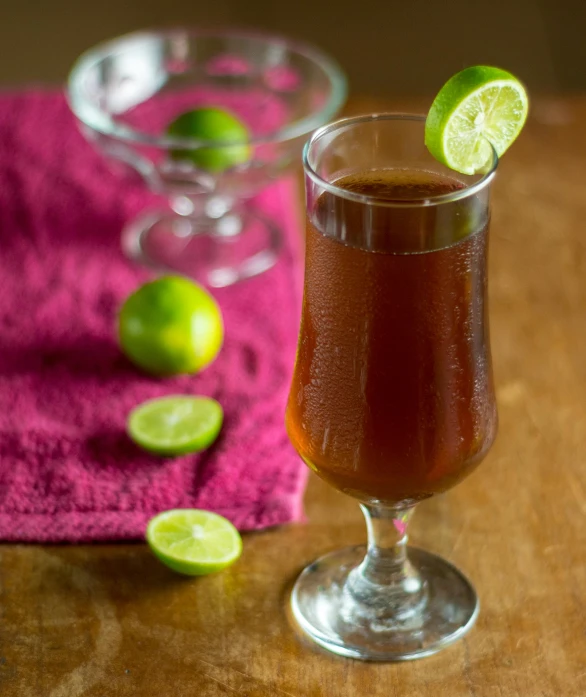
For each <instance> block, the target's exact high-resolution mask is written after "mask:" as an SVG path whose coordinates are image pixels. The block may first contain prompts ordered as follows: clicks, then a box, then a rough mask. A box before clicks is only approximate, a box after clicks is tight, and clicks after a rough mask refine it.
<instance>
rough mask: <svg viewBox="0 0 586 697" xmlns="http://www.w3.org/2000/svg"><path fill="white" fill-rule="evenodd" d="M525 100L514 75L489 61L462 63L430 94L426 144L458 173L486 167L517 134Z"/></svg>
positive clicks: (475, 170) (478, 171)
mask: <svg viewBox="0 0 586 697" xmlns="http://www.w3.org/2000/svg"><path fill="white" fill-rule="evenodd" d="M528 111H529V99H528V97H527V92H526V91H525V88H524V87H523V85H522V84H521V83H520V82H519V80H517V78H516V77H515V76H514V75H511V73H509V72H507V71H506V70H501V69H500V68H492V67H489V66H483V65H480V66H475V67H471V68H466V69H465V70H462V71H461V72H459V73H457V74H456V75H454V76H453V77H452V78H450V79H449V80H448V81H447V82H446V84H445V85H444V86H443V87H442V89H441V90H440V92H439V94H438V95H437V97H436V98H435V100H434V102H433V104H432V105H431V109H430V110H429V114H428V115H427V121H426V124H425V144H426V145H427V148H428V149H429V151H430V152H431V154H432V155H433V156H434V157H435V158H436V159H437V160H439V162H441V163H442V164H444V165H446V167H449V168H450V169H453V170H455V171H456V172H461V173H462V174H478V173H481V172H485V171H486V170H487V168H488V167H490V164H491V162H492V160H493V150H492V148H494V149H495V150H496V153H497V155H498V156H499V157H500V156H501V155H502V154H503V153H504V152H505V150H506V149H507V148H508V147H509V146H510V145H511V143H512V142H513V141H514V140H515V138H516V137H517V136H518V135H519V133H520V131H521V129H522V128H523V125H524V123H525V120H526V118H527V113H528Z"/></svg>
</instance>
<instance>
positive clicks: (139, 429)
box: [127, 395, 224, 455]
mask: <svg viewBox="0 0 586 697" xmlns="http://www.w3.org/2000/svg"><path fill="white" fill-rule="evenodd" d="M223 419H224V412H223V411H222V407H221V406H220V404H219V403H218V402H216V400H215V399H211V398H210V397H189V396H184V395H173V396H172V397H161V398H160V399H151V400H149V401H148V402H143V404H141V405H139V406H138V407H136V408H135V409H133V410H132V411H131V412H130V415H129V417H128V424H127V429H128V435H129V436H130V438H131V439H132V440H133V441H134V442H135V443H136V444H137V445H140V446H141V447H142V448H144V449H145V450H149V451H150V452H152V453H156V454H157V455H184V454H186V453H193V452H199V451H200V450H205V449H206V448H209V447H210V445H211V444H212V443H213V442H214V441H215V440H216V438H217V437H218V434H219V433H220V429H221V428H222V421H223Z"/></svg>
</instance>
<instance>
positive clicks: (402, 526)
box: [347, 504, 426, 617]
mask: <svg viewBox="0 0 586 697" xmlns="http://www.w3.org/2000/svg"><path fill="white" fill-rule="evenodd" d="M360 507H361V508H362V512H363V513H364V517H365V519H366V527H367V530H368V549H367V553H366V557H365V558H364V561H363V562H362V563H361V564H360V565H359V566H358V567H357V568H356V569H354V571H352V572H351V574H350V575H349V577H348V587H347V590H348V591H349V593H350V594H351V595H352V597H353V599H354V600H355V601H356V602H358V603H362V604H365V605H368V606H370V607H372V606H375V607H377V606H380V609H381V611H382V610H384V611H386V612H388V610H389V609H390V608H392V609H393V610H394V611H395V612H396V614H397V616H398V617H401V616H403V615H405V614H410V613H412V612H414V611H417V610H419V609H420V607H421V605H422V603H424V602H425V597H426V589H425V585H424V583H423V582H422V580H421V578H420V576H419V574H418V573H417V571H416V570H415V569H414V567H413V566H412V565H411V563H410V562H409V560H408V558H407V525H408V524H409V520H410V519H411V516H412V515H413V512H414V510H415V507H414V506H409V507H402V508H391V507H386V506H374V505H368V504H361V505H360Z"/></svg>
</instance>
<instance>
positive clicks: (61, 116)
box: [0, 92, 305, 542]
mask: <svg viewBox="0 0 586 697" xmlns="http://www.w3.org/2000/svg"><path fill="white" fill-rule="evenodd" d="M152 205H153V199H152V197H151V196H150V195H149V193H148V192H147V191H146V190H145V187H144V186H142V185H140V184H139V183H136V182H129V181H126V180H122V179H119V178H117V177H116V176H114V175H113V174H112V172H111V170H110V169H109V167H108V165H107V163H106V162H105V161H104V159H103V158H102V157H101V156H100V155H98V154H97V153H96V152H95V151H94V150H93V149H92V148H91V146H89V145H88V144H87V143H86V142H85V141H84V139H83V137H82V136H81V135H80V134H79V132H78V130H77V128H76V126H75V124H74V120H73V118H72V116H71V115H70V113H69V110H68V108H67V106H66V103H65V100H64V99H63V97H62V96H61V95H59V94H54V93H48V92H46V93H42V92H35V93H30V92H27V93H22V94H12V95H6V96H3V97H0V539H2V540H9V541H19V542H23V541H26V542H61V541H69V542H81V541H92V540H123V539H136V538H140V537H142V536H143V534H144V530H145V525H146V522H147V520H148V519H149V518H150V517H151V516H152V515H154V514H155V513H157V512H159V511H162V510H167V509H170V508H175V507H197V508H204V509H209V510H214V511H217V512H219V513H221V514H222V515H225V516H226V517H228V518H230V519H231V520H232V521H233V522H234V523H235V524H236V525H237V526H238V527H239V528H240V529H242V530H252V529H259V528H263V527H266V526H271V525H276V524H279V523H286V522H288V521H291V520H294V519H296V518H298V517H299V516H300V512H301V497H302V491H303V486H304V482H305V467H304V466H303V465H302V464H301V463H300V461H299V458H298V456H297V455H296V453H295V452H294V451H293V448H292V447H291V446H290V444H289V442H288V440H287V436H286V433H285V429H284V426H283V413H284V406H285V400H286V396H287V390H288V383H289V379H290V373H291V368H292V364H293V360H294V353H295V342H296V331H297V324H298V316H299V304H300V284H299V280H300V279H299V276H300V272H301V267H300V261H299V256H298V249H297V241H298V239H299V220H298V217H297V194H296V189H295V186H294V184H293V182H291V181H283V182H280V183H278V184H276V185H275V186H273V187H272V188H271V190H267V191H265V192H264V193H263V194H262V195H261V196H259V197H258V199H257V200H256V201H255V205H257V206H259V207H260V208H262V209H263V210H264V211H265V212H266V213H267V214H268V215H269V216H272V217H273V218H274V219H277V220H279V222H280V224H281V226H282V228H283V234H284V238H285V239H284V249H283V252H282V255H281V258H280V261H279V262H278V264H277V265H276V266H275V268H273V269H272V270H271V271H269V272H267V273H265V274H263V275H262V276H259V277H257V278H255V279H251V280H249V281H246V282H244V283H241V284H239V285H237V286H233V287H231V288H227V289H223V290H221V291H217V292H216V293H215V295H216V297H217V299H218V301H219V303H220V305H221V307H222V311H223V314H224V320H225V324H226V339H225V344H224V347H223V349H222V352H221V354H220V356H219V358H218V359H217V360H216V362H215V363H214V364H213V365H212V366H211V367H210V368H208V369H207V370H205V371H204V372H202V374H201V375H197V376H193V377H179V378H173V379H165V380H162V379H161V380H159V379H153V378H151V377H149V376H148V375H145V374H142V373H141V372H140V371H138V370H137V369H135V368H134V367H133V366H132V365H131V364H130V363H129V362H128V361H127V360H126V358H125V357H124V356H123V355H122V354H121V352H120V351H119V349H118V347H117V344H116V341H115V317H116V312H117V308H118V307H119V305H120V303H121V302H122V301H123V300H124V299H125V297H126V296H127V295H128V294H129V293H130V292H131V291H133V290H134V289H135V288H137V287H138V286H139V284H141V283H142V282H144V281H146V280H147V279H148V278H149V273H148V272H147V271H145V270H144V269H142V268H140V267H139V266H137V265H134V264H132V263H130V262H129V261H127V260H126V259H125V258H124V257H123V255H122V253H121V251H120V231H121V228H122V226H123V225H124V223H125V222H126V221H127V220H128V219H130V218H132V217H133V216H135V215H136V214H137V213H138V212H139V211H141V210H143V209H144V208H145V207H148V206H152ZM176 393H188V394H205V395H211V396H213V397H215V398H216V399H218V400H219V401H220V402H221V404H222V405H223V407H224V410H225V424H224V428H223V431H222V434H221V436H220V438H219V439H218V441H217V442H216V444H215V445H214V446H213V447H212V448H211V449H209V450H208V451H207V452H205V453H202V454H200V455H189V456H184V457H178V458H158V457H154V456H151V455H148V454H146V453H144V452H142V451H141V450H139V449H138V448H137V447H136V446H134V445H133V444H132V443H131V442H130V440H129V439H128V437H127V436H126V435H125V431H124V429H125V421H126V416H127V414H128V412H129V410H130V409H131V408H132V407H134V406H135V405H137V404H139V403H140V402H142V401H144V400H146V399H150V398H153V397H158V396H162V395H169V394H176Z"/></svg>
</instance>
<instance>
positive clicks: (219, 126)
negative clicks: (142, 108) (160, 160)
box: [167, 107, 251, 173]
mask: <svg viewBox="0 0 586 697" xmlns="http://www.w3.org/2000/svg"><path fill="white" fill-rule="evenodd" d="M167 132H168V134H169V135H171V136H176V137H179V138H196V139H199V140H202V141H212V142H217V143H218V145H217V147H209V146H206V147H198V148H194V149H192V150H173V151H172V155H173V157H174V158H176V159H179V160H189V161H190V162H192V163H193V164H194V165H195V166H196V167H199V168H201V169H205V170H207V171H209V172H216V173H218V172H223V171H224V170H225V169H229V168H230V167H235V166H236V165H240V164H243V163H244V162H248V160H249V159H250V155H251V149H250V146H249V145H248V144H247V143H248V141H249V140H250V133H249V131H248V128H247V127H246V125H245V124H243V123H242V121H240V120H239V119H238V118H236V116H234V115H233V114H231V113H230V112H228V111H224V109H216V108H210V107H206V108H202V109H194V110H193V111H187V112H185V113H184V114H181V115H180V116H179V117H177V118H176V119H175V121H173V122H172V123H171V124H170V125H169V127H168V129H167ZM232 143H233V145H232Z"/></svg>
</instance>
